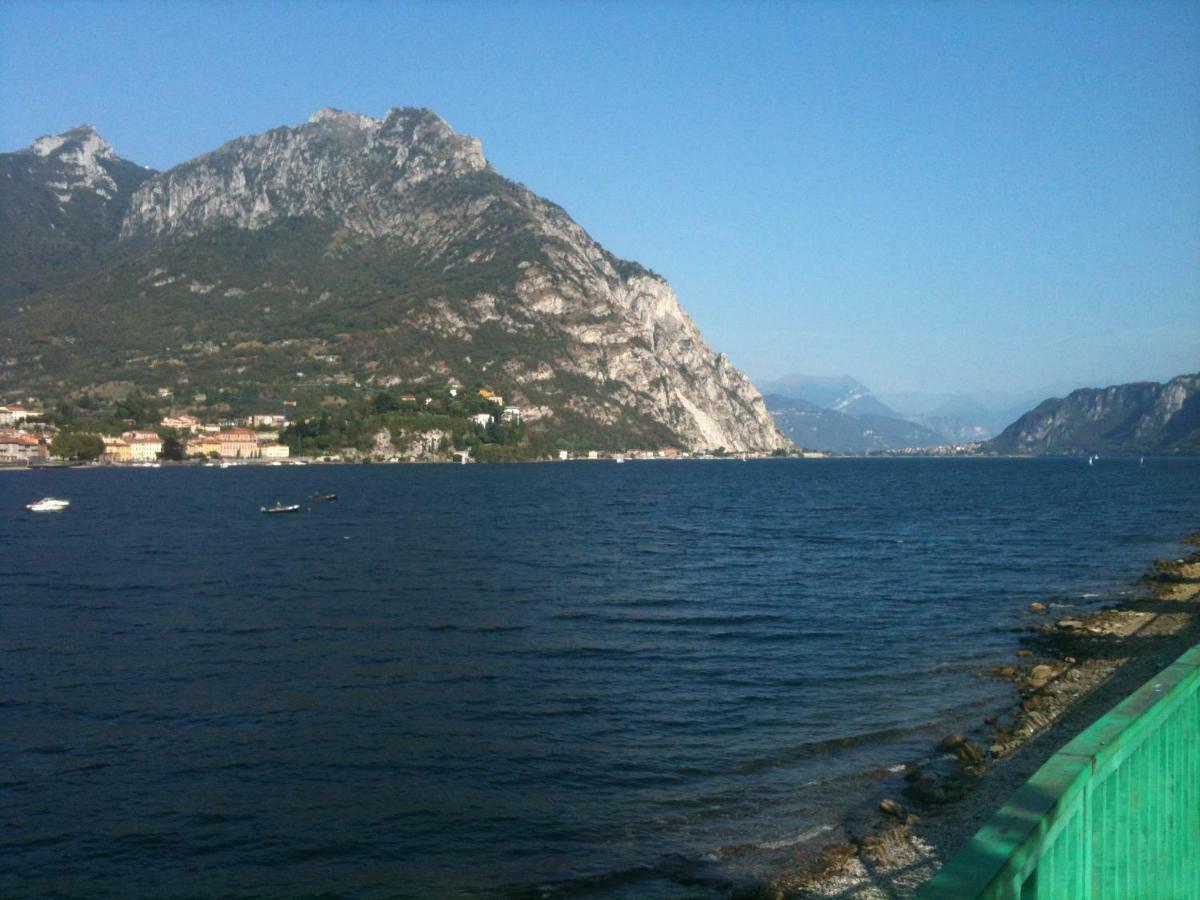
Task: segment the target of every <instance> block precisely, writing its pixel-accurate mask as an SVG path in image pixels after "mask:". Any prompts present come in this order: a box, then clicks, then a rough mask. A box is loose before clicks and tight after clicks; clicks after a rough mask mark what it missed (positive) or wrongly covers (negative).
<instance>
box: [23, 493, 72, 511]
mask: <svg viewBox="0 0 1200 900" xmlns="http://www.w3.org/2000/svg"><path fill="white" fill-rule="evenodd" d="M70 505H71V501H70V500H59V499H58V498H57V497H43V498H42V499H41V500H34V501H33V502H32V503H26V504H25V508H26V509H27V510H29V511H30V512H62V511H63V510H64V509H66V508H67V507H68V506H70Z"/></svg>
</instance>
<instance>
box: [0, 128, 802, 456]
mask: <svg viewBox="0 0 1200 900" xmlns="http://www.w3.org/2000/svg"><path fill="white" fill-rule="evenodd" d="M93 133H94V132H93ZM64 137H65V136H64ZM96 137H97V139H98V136H96ZM51 140H56V139H51ZM104 147H107V145H106V144H105V145H104ZM31 152H33V151H24V152H23V153H20V154H7V155H5V165H8V166H11V165H12V163H11V159H12V158H14V157H24V156H27V155H28V154H30V153H31ZM110 153H111V148H108V150H107V151H104V154H102V155H103V156H104V159H107V154H110ZM98 158H99V157H98ZM113 158H114V159H115V157H113ZM101 165H102V167H103V168H105V170H106V171H107V168H108V166H107V163H104V162H102V163H101ZM122 165H123V166H132V165H133V164H124V163H123V161H122ZM133 168H134V169H136V168H137V167H133ZM129 171H132V170H129ZM138 171H139V172H144V170H140V169H138ZM122 172H123V173H126V169H125V168H122ZM144 174H145V175H146V176H148V177H145V178H142V179H141V181H139V182H138V183H136V184H134V183H133V178H132V176H131V175H129V176H128V177H127V178H126V180H127V181H128V184H121V185H118V187H119V188H120V190H119V191H118V192H117V193H113V192H112V191H106V192H107V193H109V194H111V195H112V196H111V197H109V198H102V199H105V202H106V203H108V204H111V206H106V207H105V209H106V210H107V212H106V213H105V216H104V217H103V225H104V227H103V229H97V231H96V234H97V235H98V238H97V242H98V244H99V245H102V248H103V250H104V251H105V253H106V254H108V255H107V256H105V258H104V259H103V262H104V263H105V265H103V266H100V265H96V266H93V268H92V269H90V270H86V271H84V272H82V275H84V276H86V277H83V278H82V280H80V281H77V282H75V283H74V284H70V285H65V284H62V283H61V282H62V281H64V280H65V279H60V278H58V277H57V273H58V269H57V266H56V265H55V264H54V259H53V256H52V255H49V254H42V255H41V256H38V255H37V253H34V254H33V257H34V258H35V261H39V260H40V261H42V262H45V263H46V268H47V270H48V271H46V272H43V273H41V281H40V282H39V281H38V280H37V279H33V281H32V284H33V285H34V286H35V289H36V287H40V286H41V285H42V284H49V285H53V286H54V287H52V288H51V289H47V290H42V291H40V292H37V293H32V294H30V295H29V296H28V297H27V299H26V302H25V303H24V304H23V305H22V308H21V309H10V310H7V311H5V313H4V315H5V322H4V328H3V333H2V334H0V351H2V352H3V356H4V357H5V358H6V359H5V365H4V366H3V368H0V388H2V389H4V390H9V391H11V390H13V389H17V388H20V389H22V390H29V391H38V390H47V389H50V388H54V389H59V390H63V389H67V390H70V389H83V388H87V387H93V386H96V385H102V384H104V383H111V382H126V381H128V382H133V383H137V384H140V385H144V386H146V387H168V388H175V389H177V388H180V387H181V386H183V385H188V386H190V387H192V388H199V387H210V386H213V385H215V384H216V383H218V382H220V383H221V384H222V386H223V387H225V388H228V389H230V390H254V389H263V390H270V391H273V392H275V393H276V394H281V395H285V394H286V393H287V392H288V391H289V390H293V389H295V388H296V386H297V385H299V384H302V383H303V384H308V385H312V384H313V383H316V384H317V385H329V386H330V388H331V389H332V388H334V387H338V388H346V389H348V386H350V385H355V384H358V385H361V386H362V389H366V390H371V389H382V388H387V387H389V386H393V385H398V384H404V383H426V382H431V381H447V380H450V381H458V382H460V383H462V384H464V385H472V384H475V383H483V384H487V385H489V386H490V387H492V388H494V389H495V390H497V391H498V392H499V393H501V394H502V395H503V396H504V397H505V398H506V399H508V400H510V401H511V402H513V403H517V404H519V405H521V406H522V407H523V409H524V411H525V412H524V415H525V417H526V421H528V422H530V423H538V424H537V425H535V426H534V427H537V428H541V429H544V430H545V431H547V432H548V433H554V434H562V435H564V436H567V437H571V438H572V439H579V440H587V441H590V442H592V443H593V444H597V445H600V446H608V445H612V446H619V445H629V446H636V445H638V444H642V445H655V444H656V443H678V444H680V445H682V446H688V447H695V448H717V447H725V448H726V449H728V450H749V449H764V450H771V449H776V448H780V447H784V446H786V445H787V441H786V439H785V438H784V437H783V436H782V435H781V434H780V433H779V431H778V430H777V429H776V427H775V425H774V423H773V421H772V419H771V418H770V416H769V415H768V413H767V411H766V408H765V406H764V405H763V401H762V398H761V396H760V395H759V393H758V391H757V390H756V389H755V388H754V386H753V385H752V384H751V383H750V381H749V379H747V378H746V376H745V375H744V374H742V373H741V372H740V371H738V370H737V369H736V368H735V367H733V366H732V365H731V364H730V363H729V362H728V360H727V359H726V358H725V357H724V356H723V355H721V354H717V353H715V352H714V351H712V350H711V349H710V348H709V347H708V345H707V344H706V343H705V341H704V339H703V337H702V336H701V335H700V332H699V330H698V329H697V328H696V326H695V324H694V323H693V322H692V320H691V318H690V317H689V316H688V315H687V314H686V313H685V312H684V311H683V309H682V308H681V307H680V305H679V303H678V301H677V299H676V298H675V295H674V292H673V291H672V290H671V288H670V286H669V285H668V284H667V283H666V281H665V280H663V279H662V278H660V277H658V276H656V275H654V274H652V273H651V272H649V271H647V270H646V269H644V268H643V267H641V266H639V265H637V264H636V263H630V262H627V261H623V260H619V259H617V258H616V257H614V256H613V255H612V254H610V253H609V252H608V251H606V250H604V248H602V247H601V246H600V245H598V244H597V243H596V242H595V241H593V240H592V239H591V238H590V237H589V236H588V235H587V233H586V232H585V231H584V230H583V229H582V228H581V227H579V225H578V224H576V223H575V222H574V221H572V220H571V219H570V217H569V216H568V215H567V214H566V213H565V212H564V211H563V210H562V209H561V208H560V207H558V206H556V205H554V204H553V203H550V202H548V201H545V200H543V199H542V198H540V197H537V196H536V195H535V194H533V193H532V192H530V191H528V190H527V189H525V188H524V187H522V186H521V185H519V184H516V183H514V182H511V181H508V180H507V179H504V178H503V177H502V176H500V175H499V174H498V173H496V172H495V171H494V169H492V167H491V166H490V165H489V164H488V163H487V161H486V159H485V158H484V156H483V153H482V150H481V148H480V145H479V142H478V141H477V140H475V139H474V138H470V137H466V136H463V135H458V134H456V133H455V132H454V131H453V130H452V129H451V128H450V127H449V126H448V125H447V124H446V123H445V122H444V121H443V120H442V119H441V118H440V117H438V116H437V115H436V114H435V113H432V112H431V111H429V110H414V109H400V110H396V109H394V110H391V111H389V112H388V114H387V115H386V116H385V117H384V118H382V119H373V118H371V117H368V116H361V115H358V114H354V113H346V112H341V111H337V110H322V111H321V112H319V113H317V114H315V115H314V116H313V117H312V118H311V119H310V120H309V121H308V122H307V123H305V124H302V125H300V126H298V127H295V128H288V127H283V128H276V129H272V130H271V131H268V132H266V133H264V134H261V135H255V136H250V137H244V138H238V139H236V140H233V141H230V142H229V143H227V144H225V145H224V146H222V147H221V148H219V149H218V150H216V151H213V152H212V153H209V154H206V155H204V156H201V157H199V158H197V159H194V160H190V161H189V162H186V163H184V164H182V165H180V166H176V167H175V168H173V169H171V170H169V171H167V172H163V173H159V174H153V173H144ZM123 177H125V175H123ZM20 180H21V182H22V188H21V190H22V191H23V192H24V193H23V194H20V195H13V197H12V200H11V201H10V200H8V199H6V201H5V206H6V208H7V207H9V206H10V204H11V205H12V206H13V207H16V206H19V205H20V204H21V203H22V202H23V201H22V199H21V198H22V197H26V196H31V195H32V194H35V193H37V192H38V191H39V190H40V191H41V192H42V193H43V194H44V193H45V191H47V190H51V189H50V188H47V187H45V184H44V181H45V180H44V179H43V182H42V183H39V182H37V181H36V180H34V179H31V178H28V177H25V178H22V179H20ZM39 184H40V185H41V186H40V188H39ZM131 189H132V190H131ZM97 196H99V194H97ZM118 197H119V198H120V200H119V201H118V200H117V199H116V198H118ZM118 212H120V213H121V215H120V216H119V217H118V216H117V213H118ZM12 215H13V214H12V213H11V211H9V210H7V209H6V213H5V216H6V218H5V220H4V221H5V222H6V224H7V222H8V221H9V219H10V218H12ZM33 231H34V234H35V237H36V238H37V240H40V241H41V242H42V244H43V245H49V243H50V242H51V234H52V229H49V228H47V227H44V226H42V227H40V229H38V228H35V229H33ZM6 234H7V230H6ZM33 243H35V244H36V243H37V241H34V242H33ZM75 274H80V273H75ZM27 280H29V279H27Z"/></svg>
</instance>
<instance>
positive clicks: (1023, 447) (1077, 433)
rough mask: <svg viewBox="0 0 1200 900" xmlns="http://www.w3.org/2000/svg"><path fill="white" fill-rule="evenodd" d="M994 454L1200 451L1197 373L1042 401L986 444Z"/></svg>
mask: <svg viewBox="0 0 1200 900" xmlns="http://www.w3.org/2000/svg"><path fill="white" fill-rule="evenodd" d="M985 449H986V450H989V451H992V452H995V453H1020V454H1025V453H1028V454H1062V455H1086V454H1093V453H1098V454H1147V453H1179V454H1189V455H1191V454H1197V453H1200V374H1195V375H1180V376H1179V377H1178V378H1173V379H1172V380H1171V381H1169V382H1167V383H1166V384H1159V383H1156V382H1150V381H1143V382H1136V383H1134V384H1120V385H1113V386H1111V387H1106V388H1084V389H1082V390H1078V391H1073V392H1072V393H1071V394H1070V395H1068V396H1067V397H1064V398H1055V399H1051V400H1046V401H1045V402H1043V403H1041V404H1039V405H1038V407H1037V408H1036V409H1033V410H1031V411H1029V412H1027V413H1025V414H1024V415H1023V416H1021V417H1020V418H1019V419H1017V421H1015V422H1013V423H1012V424H1011V425H1009V426H1008V427H1007V428H1005V429H1004V431H1003V432H1002V433H1001V434H1000V435H999V436H998V437H996V438H995V439H993V440H991V441H989V442H988V443H987V444H986V445H985Z"/></svg>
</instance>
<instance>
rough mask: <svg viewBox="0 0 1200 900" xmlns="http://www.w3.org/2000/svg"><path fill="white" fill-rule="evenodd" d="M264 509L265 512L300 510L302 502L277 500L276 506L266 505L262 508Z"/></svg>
mask: <svg viewBox="0 0 1200 900" xmlns="http://www.w3.org/2000/svg"><path fill="white" fill-rule="evenodd" d="M262 511H263V512H265V513H291V512H300V504H299V503H280V502H279V501H278V500H276V501H275V505H274V506H264V507H263V508H262Z"/></svg>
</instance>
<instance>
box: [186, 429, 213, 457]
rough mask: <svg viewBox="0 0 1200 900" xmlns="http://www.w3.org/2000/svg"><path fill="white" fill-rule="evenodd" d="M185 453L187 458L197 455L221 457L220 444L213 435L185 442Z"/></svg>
mask: <svg viewBox="0 0 1200 900" xmlns="http://www.w3.org/2000/svg"><path fill="white" fill-rule="evenodd" d="M187 452H188V455H189V456H195V455H196V454H199V455H201V456H212V455H214V454H215V455H217V456H220V455H221V442H220V441H219V440H217V437H216V435H214V434H205V435H203V436H202V437H195V438H192V439H191V440H190V441H188V442H187Z"/></svg>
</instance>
